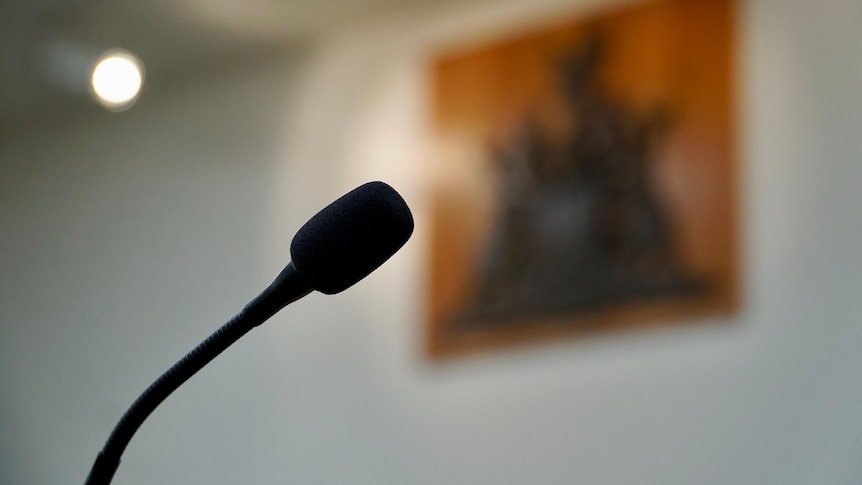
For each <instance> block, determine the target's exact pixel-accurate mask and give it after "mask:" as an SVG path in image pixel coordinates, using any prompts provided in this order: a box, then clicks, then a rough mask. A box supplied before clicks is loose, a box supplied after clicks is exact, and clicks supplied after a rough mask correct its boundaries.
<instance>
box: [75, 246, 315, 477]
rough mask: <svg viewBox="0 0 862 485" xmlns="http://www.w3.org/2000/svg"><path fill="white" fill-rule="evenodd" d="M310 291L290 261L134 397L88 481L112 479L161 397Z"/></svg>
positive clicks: (98, 457) (168, 393) (166, 395)
mask: <svg viewBox="0 0 862 485" xmlns="http://www.w3.org/2000/svg"><path fill="white" fill-rule="evenodd" d="M309 293H311V288H309V287H308V285H307V284H306V283H305V282H304V281H303V280H302V278H301V277H300V276H299V274H298V273H297V272H296V269H295V268H294V267H293V263H290V264H288V265H287V267H285V268H284V270H283V271H282V272H281V273H280V274H279V275H278V277H276V279H275V281H273V282H272V284H270V285H269V287H268V288H267V289H265V290H264V291H263V292H262V293H261V294H260V295H258V296H257V297H256V298H255V299H254V300H252V301H251V302H250V303H249V304H248V305H246V306H245V308H243V309H242V310H241V311H240V312H239V313H238V314H237V315H236V316H235V317H233V318H232V319H230V321H228V322H227V323H225V324H224V325H223V326H222V327H221V328H219V329H218V330H216V331H215V332H214V333H213V334H212V335H210V336H209V337H207V339H206V340H204V341H203V342H201V343H200V344H199V345H198V346H197V347H195V348H194V349H193V350H192V351H191V352H189V353H188V354H186V355H185V357H183V358H182V359H180V361H179V362H177V363H176V364H174V365H173V366H172V367H171V368H170V369H168V370H167V372H165V373H164V374H162V375H161V376H159V378H158V379H156V381H155V382H153V383H152V384H151V385H150V387H148V388H147V389H146V390H145V391H144V392H143V393H142V394H141V395H140V396H139V397H138V398H137V399H136V400H135V402H134V403H133V404H132V405H131V406H130V407H129V409H128V410H127V411H126V413H125V414H124V415H123V417H122V418H120V421H119V422H118V423H117V425H116V426H115V427H114V430H113V431H112V432H111V435H110V436H109V437H108V440H107V441H106V442H105V445H104V447H102V451H101V452H99V455H98V456H97V457H96V461H95V462H94V463H93V467H92V469H91V470H90V474H89V475H88V477H87V481H86V483H85V485H107V484H109V483H111V479H112V478H113V477H114V473H115V472H116V471H117V468H118V467H119V466H120V457H121V456H122V454H123V451H124V450H125V449H126V446H127V445H128V444H129V441H130V440H131V439H132V436H133V435H134V434H135V432H136V431H137V430H138V428H140V427H141V424H143V422H144V420H145V419H147V417H148V416H149V415H150V413H152V412H153V410H154V409H155V408H156V407H157V406H158V405H159V404H161V403H162V401H164V400H165V399H166V398H167V397H168V396H169V395H171V393H172V392H174V391H175V390H176V389H177V388H178V387H180V385H182V384H183V383H184V382H186V381H187V380H188V379H189V378H190V377H191V376H193V375H194V374H195V373H196V372H197V371H199V370H201V368H203V366H205V365H206V364H208V363H209V362H210V361H211V360H213V359H214V358H215V357H216V356H217V355H219V354H220V353H222V351H224V350H225V349H226V348H228V347H230V346H231V344H233V343H234V342H236V341H237V340H239V338H240V337H242V336H243V335H245V334H246V333H248V332H249V331H250V330H251V329H252V328H254V327H256V326H258V325H260V324H261V323H263V322H265V321H266V320H267V319H269V317H271V316H273V315H275V313H276V312H278V311H279V310H281V309H282V308H284V307H285V306H286V305H287V304H289V303H291V302H294V301H296V300H298V299H300V298H302V297H303V296H305V295H307V294H309Z"/></svg>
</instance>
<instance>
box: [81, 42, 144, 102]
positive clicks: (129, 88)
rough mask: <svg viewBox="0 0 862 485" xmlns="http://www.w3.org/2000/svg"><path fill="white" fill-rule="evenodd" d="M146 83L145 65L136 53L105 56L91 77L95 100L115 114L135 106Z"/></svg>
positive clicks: (125, 52)
mask: <svg viewBox="0 0 862 485" xmlns="http://www.w3.org/2000/svg"><path fill="white" fill-rule="evenodd" d="M143 83H144V66H143V64H142V63H141V61H140V59H138V58H137V57H136V56H135V55H134V54H132V53H131V52H129V51H126V50H122V49H115V50H111V51H108V52H106V53H104V54H102V57H100V58H99V60H98V61H97V62H96V65H95V67H93V72H92V74H91V76H90V90H91V92H92V94H93V98H94V99H95V100H96V101H97V102H98V103H99V104H101V105H102V106H104V107H105V108H107V109H109V110H111V111H122V110H124V109H127V108H129V107H130V106H132V105H133V104H134V103H135V100H136V99H137V97H138V93H140V92H141V86H142V85H143Z"/></svg>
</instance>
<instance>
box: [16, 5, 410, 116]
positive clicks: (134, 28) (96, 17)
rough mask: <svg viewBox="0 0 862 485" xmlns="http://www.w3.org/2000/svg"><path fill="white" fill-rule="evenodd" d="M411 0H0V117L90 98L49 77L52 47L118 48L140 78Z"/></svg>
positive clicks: (281, 42)
mask: <svg viewBox="0 0 862 485" xmlns="http://www.w3.org/2000/svg"><path fill="white" fill-rule="evenodd" d="M409 1H411V0H173V1H166V0H127V1H106V0H17V1H16V0H12V1H9V0H4V1H0V121H5V122H6V124H9V123H10V121H12V122H14V120H16V119H22V118H25V117H28V116H33V115H34V113H42V114H45V113H51V112H52V111H56V110H58V109H60V107H62V109H64V110H67V111H68V110H70V109H74V107H75V106H81V107H82V106H84V105H85V104H86V105H87V106H89V100H88V99H87V96H86V92H85V91H84V92H78V93H75V92H73V91H74V89H72V90H70V89H69V87H70V86H69V85H68V83H65V84H64V83H63V82H61V81H62V80H58V79H57V76H52V74H51V66H52V65H53V64H51V61H50V60H51V59H53V60H54V61H56V55H54V57H51V56H50V55H49V54H48V53H50V52H54V53H56V52H57V49H56V48H57V46H61V47H63V49H61V50H60V51H61V52H63V53H69V52H73V53H79V54H80V55H81V56H82V57H86V56H91V57H92V56H97V55H98V54H99V53H101V52H103V51H105V50H108V49H111V48H117V47H120V48H125V49H128V50H130V51H132V52H134V53H135V54H137V55H138V56H139V57H140V58H141V59H142V60H143V62H144V64H145V66H146V70H147V77H148V78H153V77H155V76H161V77H167V76H181V75H188V73H189V72H194V71H196V70H198V69H199V68H201V67H209V66H213V65H218V64H219V63H225V62H231V61H232V60H242V59H248V58H254V57H260V56H262V55H266V53H272V52H274V51H279V50H283V49H289V48H291V47H292V46H296V45H299V44H300V43H301V42H302V41H304V40H307V39H308V38H309V37H311V36H312V35H314V34H315V33H316V32H319V31H321V30H324V29H326V28H329V27H331V26H333V25H337V24H338V23H340V22H345V21H350V19H351V18H355V17H358V16H361V15H365V14H368V13H373V12H374V11H376V10H379V9H382V8H386V7H391V6H394V5H396V4H402V3H407V2H409ZM68 57H69V56H65V57H64V59H65V58H68ZM71 57H75V56H71ZM67 67H68V66H67ZM85 74H86V72H85ZM64 86H65V87H64Z"/></svg>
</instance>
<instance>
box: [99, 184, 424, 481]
mask: <svg viewBox="0 0 862 485" xmlns="http://www.w3.org/2000/svg"><path fill="white" fill-rule="evenodd" d="M412 233H413V216H412V215H411V214H410V209H409V208H408V207H407V204H406V203H405V202H404V199H402V198H401V196H400V195H398V193H397V192H396V191H395V190H394V189H392V187H390V186H388V185H386V184H384V183H383V182H370V183H367V184H365V185H361V186H359V187H357V188H356V189H354V190H352V191H351V192H348V193H347V194H345V195H344V196H343V197H341V198H339V199H338V200H336V201H335V202H333V203H332V204H330V205H328V206H327V207H325V208H324V209H323V210H321V211H320V212H318V213H317V214H316V215H315V216H314V217H312V218H311V219H310V220H309V221H308V222H307V223H306V224H305V225H304V226H303V227H302V228H301V229H300V230H299V232H297V234H296V236H294V238H293V241H292V242H291V245H290V253H291V258H292V262H291V263H290V264H288V265H287V266H286V267H285V268H284V270H283V271H282V272H281V273H280V274H279V275H278V277H276V279H275V280H274V281H273V282H272V284H270V285H269V287H268V288H267V289H265V290H264V291H263V292H262V293H261V294H260V295H258V296H257V297H256V298H255V299H254V300H252V301H251V302H250V303H249V304H248V305H246V306H245V308H243V309H242V311H240V312H239V313H238V314H237V315H236V316H234V317H233V318H232V319H231V320H230V321H228V322H227V323H225V324H224V325H223V326H222V327H221V328H219V329H218V330H216V331H215V333H213V334H212V335H210V336H209V337H208V338H207V339H206V340H204V341H203V342H202V343H201V344H199V345H198V346H197V347H195V348H194V349H193V350H192V351H191V352H189V353H188V354H186V356H185V357H183V358H182V359H181V360H180V361H179V362H177V363H176V364H174V365H173V366H172V367H171V368H170V369H168V371H167V372H165V373H164V374H162V375H161V376H160V377H159V378H158V379H156V381H155V382H153V383H152V384H151V385H150V387H148V388H147V389H146V390H145V391H144V392H143V393H142V394H141V395H140V396H139V397H138V399H136V400H135V402H134V403H133V404H132V405H131V406H130V407H129V409H128V410H127V411H126V413H125V414H124V415H123V417H122V418H120V421H119V422H118V423H117V425H116V426H115V427H114V430H113V431H112V432H111V435H110V436H109V437H108V440H107V441H106V442H105V445H104V447H103V448H102V451H101V452H99V455H98V456H97V457H96V461H95V463H93V467H92V468H91V470H90V474H89V475H88V477H87V481H86V483H85V485H108V484H109V483H110V482H111V479H112V478H113V477H114V474H115V473H116V471H117V468H118V467H119V465H120V457H121V456H122V454H123V451H124V450H125V449H126V446H127V445H128V444H129V441H130V440H131V439H132V436H133V435H134V434H135V432H136V431H137V430H138V428H140V426H141V424H143V422H144V420H146V419H147V417H148V416H149V415H150V414H151V413H152V412H153V410H155V408H156V407H157V406H158V405H159V404H161V403H162V402H163V401H164V400H165V399H166V398H167V397H168V396H169V395H171V393H172V392H174V391H175V390H176V389H177V388H178V387H179V386H180V385H182V384H183V383H184V382H186V381H187V380H188V379H189V378H190V377H191V376H193V375H194V374H195V373H197V372H198V371H199V370H201V369H202V368H203V367H204V366H205V365H206V364H208V363H209V362H210V361H211V360H213V359H214V358H215V357H216V356H218V355H219V354H220V353H222V352H223V351H224V350H225V349H227V348H228V347H229V346H230V345H231V344H233V343H234V342H236V341H237V340H239V338H240V337H242V336H243V335H245V334H246V333H248V332H249V331H250V330H251V329H253V328H254V327H256V326H258V325H260V324H261V323H263V322H265V321H266V320H267V319H269V318H270V317H271V316H273V315H275V313H277V312H278V311H279V310H281V309H282V308H284V307H285V306H286V305H288V304H289V303H292V302H294V301H296V300H298V299H300V298H302V297H303V296H305V295H307V294H309V293H311V292H312V291H314V290H318V291H320V292H321V293H325V294H333V293H338V292H340V291H343V290H345V289H347V288H349V287H350V286H353V285H354V284H355V283H357V282H358V281H359V280H361V279H362V278H364V277H366V276H368V274H370V273H371V272H372V271H374V270H375V269H377V267H379V266H380V265H381V264H383V263H384V262H385V261H386V260H387V259H389V258H390V257H391V256H392V255H393V254H395V252H396V251H398V249H400V248H401V246H403V245H404V243H406V242H407V239H409V238H410V235H411V234H412Z"/></svg>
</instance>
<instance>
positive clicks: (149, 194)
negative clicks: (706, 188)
mask: <svg viewBox="0 0 862 485" xmlns="http://www.w3.org/2000/svg"><path fill="white" fill-rule="evenodd" d="M288 3H299V2H286V3H285V5H287V4H288ZM372 3H374V2H372ZM613 3H620V2H601V1H597V0H596V1H587V0H583V1H571V0H569V1H567V0H539V1H535V0H504V1H495V2H485V1H467V2H428V3H424V2H421V3H412V2H400V3H399V2H393V3H387V4H385V5H383V4H382V3H377V4H375V5H373V7H374V8H370V7H369V8H366V9H354V10H355V11H353V10H348V13H350V15H348V14H341V15H336V16H335V17H334V20H332V21H330V22H318V23H313V22H311V21H309V24H314V25H315V26H316V27H315V28H313V29H311V28H309V29H307V31H302V32H299V33H298V34H297V35H296V36H297V38H298V39H301V41H294V40H292V39H291V40H288V41H285V40H284V39H279V41H278V42H279V45H282V43H283V44H284V45H289V48H283V49H281V48H280V49H272V53H271V54H269V55H267V56H262V57H261V58H259V59H255V60H254V61H248V62H236V63H233V64H230V65H228V66H225V67H223V68H221V67H220V68H218V69H210V70H208V71H205V74H198V75H195V74H194V73H188V72H186V73H184V74H182V75H181V74H174V75H170V74H169V72H170V71H166V74H165V75H164V76H165V77H164V78H163V79H167V81H162V83H163V84H162V85H161V86H158V82H157V81H156V80H154V79H158V78H154V76H155V73H149V74H148V76H149V79H148V81H151V85H152V86H154V87H152V88H151V90H150V91H149V92H146V91H145V92H144V95H143V96H142V98H141V100H140V101H139V102H138V105H136V106H134V107H133V108H132V109H130V110H129V111H126V112H124V113H119V114H111V113H101V112H95V111H92V110H91V111H87V110H86V109H78V108H75V107H66V108H63V109H62V110H61V112H58V113H56V115H55V114H54V113H53V112H51V111H50V110H45V109H43V110H42V111H41V112H40V113H41V114H37V115H33V116H30V114H29V112H25V111H22V110H19V111H15V112H14V113H12V112H7V115H9V116H7V117H6V118H5V119H6V121H5V122H4V124H3V127H4V130H3V132H2V134H0V173H2V177H0V201H2V204H0V227H2V229H1V230H0V249H2V250H0V274H2V277H0V483H4V484H34V483H39V484H43V483H44V484H52V483H58V484H59V483H82V482H83V480H84V478H85V476H86V473H87V471H88V470H89V467H90V464H91V461H92V459H93V458H94V456H95V454H96V452H97V451H98V449H99V448H100V447H101V445H102V443H103V441H104V439H105V438H106V436H107V433H108V432H109V430H110V429H111V427H112V426H113V424H114V422H115V421H116V419H118V418H119V416H120V415H121V414H122V412H123V411H124V410H125V408H126V406H128V404H129V403H131V401H132V400H133V399H134V398H135V397H136V396H137V394H138V393H139V392H140V391H141V390H142V389H143V388H144V387H145V386H146V385H148V384H149V382H150V381H151V380H152V379H153V378H155V377H156V376H157V375H158V374H159V373H160V372H161V371H163V370H164V369H165V368H167V367H168V366H169V365H170V364H172V363H173V362H174V360H175V359H176V358H178V357H180V356H181V355H182V354H183V353H185V352H186V351H187V350H188V349H190V348H191V347H193V346H194V345H196V344H197V343H198V342H199V340H200V339H202V338H203V337H205V336H206V335H208V334H209V333H210V332H211V331H212V330H214V329H215V328H216V327H217V326H218V325H220V324H221V323H222V322H223V321H225V320H227V318H229V317H230V316H232V315H233V314H234V313H235V312H236V311H237V310H239V309H240V308H241V307H242V305H243V304H245V303H246V302H247V301H248V300H249V299H250V298H251V297H253V296H254V295H255V294H256V292H257V291H258V290H259V289H261V288H262V287H263V286H264V285H265V284H267V283H268V282H269V280H270V279H271V278H272V277H274V276H275V274H276V273H277V272H278V271H279V270H280V268H281V266H282V265H283V264H285V263H286V262H287V260H288V258H289V255H288V252H287V247H288V245H289V242H290V239H291V237H292V235H293V233H294V232H295V231H296V229H298V227H299V226H300V225H301V224H302V223H303V222H304V221H305V219H306V218H307V217H308V216H310V215H311V214H312V213H314V212H315V211H316V210H317V209H319V208H320V207H322V206H323V205H325V204H326V203H328V202H329V201H330V200H332V199H333V198H335V197H337V196H338V195H340V194H342V193H344V192H345V191H347V190H349V189H351V188H353V187H354V186H355V185H358V184H359V183H361V182H364V181H367V180H371V179H382V180H386V181H388V182H390V183H391V184H392V185H393V186H395V187H396V188H397V189H398V190H399V191H400V192H402V194H403V195H404V196H405V198H406V200H407V202H408V203H409V204H410V205H411V207H412V208H413V210H414V215H415V217H416V221H417V231H416V233H415V235H414V238H413V240H412V241H411V242H410V243H409V244H408V245H407V246H406V247H405V248H404V250H403V251H402V252H400V253H399V254H398V255H397V256H395V257H394V258H393V259H392V260H391V261H390V262H389V263H387V264H386V265H385V266H384V267H383V268H381V270H380V271H378V272H377V273H375V274H374V275H373V276H371V277H370V278H369V279H368V280H366V281H364V282H363V283H362V284H360V285H358V286H357V287H355V288H353V289H351V290H350V291H348V292H346V293H345V294H343V295H339V296H337V297H325V296H322V295H312V296H309V297H308V298H306V299H305V300H303V301H301V302H298V303H296V304H294V305H293V306H291V307H289V308H288V309H286V310H285V311H283V312H282V313H281V314H280V315H278V316H276V317H275V318H274V319H273V320H272V321H271V322H269V323H268V324H266V325H265V326H262V327H260V328H258V329H256V330H255V331H254V332H252V333H251V334H249V336H248V337H246V339H244V341H241V342H239V343H238V344H237V345H236V346H235V347H234V348H231V349H230V350H229V351H228V352H226V353H225V355H223V356H222V357H220V358H219V359H217V360H216V361H215V362H214V363H213V364H212V365H210V366H209V367H208V368H207V369H205V370H204V371H202V372H201V374H200V375H198V376H195V377H194V378H193V379H192V380H191V381H190V382H189V383H188V384H187V385H186V386H184V387H183V388H182V389H181V390H179V391H178V392H177V393H176V395H174V396H172V397H171V398H170V399H169V400H168V401H167V402H166V403H165V404H164V405H163V406H162V407H161V408H160V409H158V410H157V411H156V412H155V413H154V414H153V416H152V417H151V418H150V420H149V421H148V422H147V423H146V424H145V425H144V426H143V427H142V429H141V430H140V432H139V433H138V434H137V435H136V437H135V439H134V440H133V441H132V443H131V445H130V446H129V448H128V450H127V452H126V455H125V458H124V460H123V463H122V465H121V467H120V469H119V472H118V474H117V476H116V478H115V483H118V484H119V483H129V484H138V483H140V484H143V483H272V484H275V483H279V484H282V483H344V484H360V483H368V484H371V483H389V484H398V483H415V484H438V483H458V484H476V483H505V484H522V483H546V484H556V483H559V484H573V483H578V484H603V483H608V484H610V483H613V484H619V483H637V484H647V483H649V484H689V483H699V484H726V483H752V484H754V483H756V484H808V483H823V484H826V483H828V484H851V483H859V481H860V480H862V465H860V464H859V459H858V457H859V456H860V453H862V413H860V411H859V410H860V409H862V387H860V386H859V385H858V375H859V372H860V370H862V353H860V352H859V351H858V346H859V345H860V344H862V326H860V316H862V300H860V298H859V297H858V293H859V289H860V288H862V258H860V257H859V256H858V254H857V248H858V247H860V246H862V226H860V225H859V224H858V215H857V214H858V207H860V206H862V192H859V191H858V190H857V185H859V183H860V182H862V164H860V163H859V161H858V160H859V154H860V153H862V138H860V137H859V136H858V134H857V132H858V127H859V126H862V93H860V91H859V86H862V57H860V56H859V54H858V52H856V45H858V43H859V42H860V41H862V37H860V34H859V31H860V30H859V26H860V25H862V5H860V4H859V3H858V2H856V1H854V0H829V1H824V2H808V1H803V0H790V1H768V0H760V1H756V0H750V1H741V2H740V3H739V8H738V22H737V25H738V29H737V31H738V36H739V37H738V59H739V65H738V72H739V79H738V86H739V92H740V99H739V100H738V102H739V117H740V119H739V137H740V139H741V146H740V153H739V157H740V177H741V183H742V193H741V194H740V199H741V207H742V210H743V213H742V224H743V227H742V228H741V229H742V230H741V233H742V235H743V236H742V237H743V241H742V242H741V246H742V249H743V261H744V266H743V275H744V280H743V311H742V312H741V313H740V314H739V315H738V316H737V317H734V321H733V322H732V324H731V325H701V326H696V327H689V328H686V329H676V330H668V331H659V332H652V333H648V334H639V335H624V336H611V337H604V338H598V339H590V340H580V341H575V342H568V343H559V344H553V345H546V346H535V347H525V348H523V349H519V350H515V351H506V352H501V353H495V354H489V355H487V356H480V357H474V358H467V359H462V360H455V361H452V362H448V363H444V364H430V363H428V362H426V361H425V360H424V358H423V357H422V352H421V330H422V318H423V312H424V295H425V276H426V273H427V266H426V260H425V257H426V246H425V245H426V238H427V220H426V218H425V215H426V211H427V199H426V197H425V196H426V189H427V186H426V185H425V184H424V182H425V181H426V180H427V170H428V164H429V160H428V156H427V154H428V152H429V150H428V146H427V143H428V141H427V139H426V134H425V133H426V123H427V118H428V117H427V113H428V103H429V101H428V98H427V95H428V93H427V78H426V75H427V67H428V61H429V59H431V58H432V57H433V56H434V55H435V54H436V53H437V52H439V50H440V49H446V48H449V47H452V46H459V45H469V44H470V43H473V42H483V41H485V40H488V39H494V38H495V37H496V36H498V35H501V34H505V33H510V32H513V31H517V30H519V29H529V28H531V27H533V26H535V25H542V23H544V22H548V21H549V20H553V19H554V18H556V17H558V16H560V15H576V14H578V13H579V12H585V13H588V12H593V11H596V9H604V8H611V7H612V5H611V4H613ZM287 6H289V5H287ZM330 7H331V8H334V9H335V10H334V11H338V5H336V4H333V5H331V6H328V7H327V8H330ZM297 8H298V7H297ZM282 14H283V15H284V16H285V22H288V20H289V17H290V9H289V8H287V7H285V8H284V9H283V13H282ZM324 17H325V16H324ZM239 57H242V56H239ZM144 60H145V61H146V58H144ZM16 109H17V108H16ZM10 113H11V114H10ZM13 115H14V116H13Z"/></svg>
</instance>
